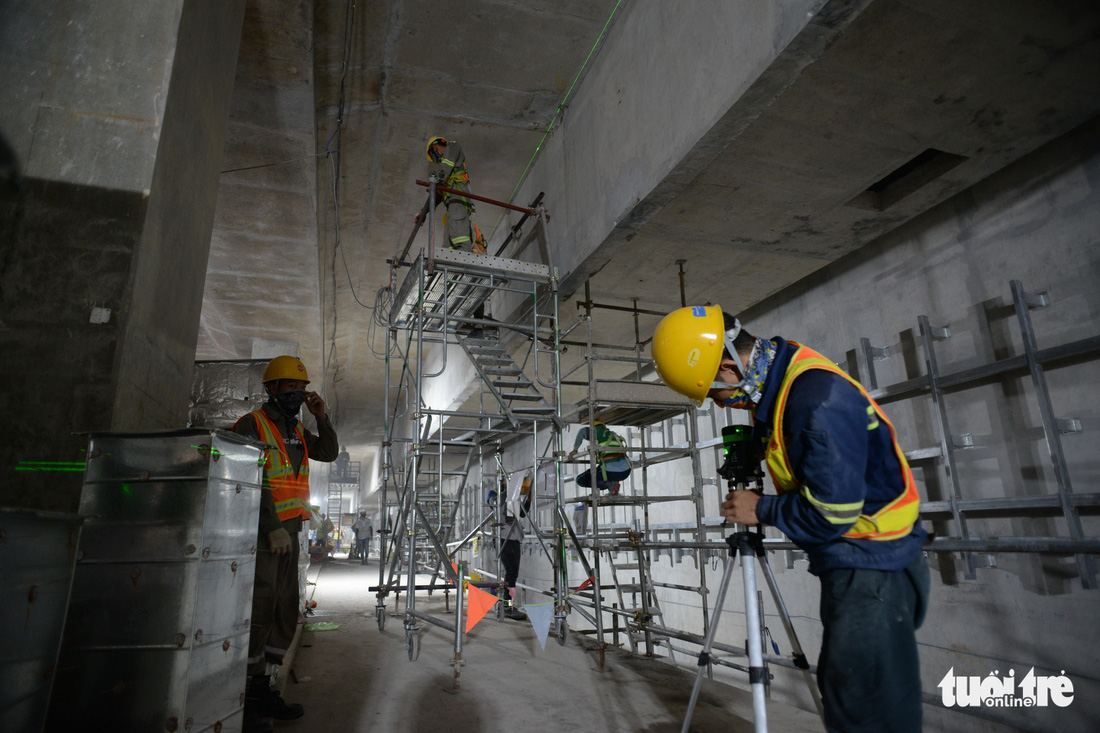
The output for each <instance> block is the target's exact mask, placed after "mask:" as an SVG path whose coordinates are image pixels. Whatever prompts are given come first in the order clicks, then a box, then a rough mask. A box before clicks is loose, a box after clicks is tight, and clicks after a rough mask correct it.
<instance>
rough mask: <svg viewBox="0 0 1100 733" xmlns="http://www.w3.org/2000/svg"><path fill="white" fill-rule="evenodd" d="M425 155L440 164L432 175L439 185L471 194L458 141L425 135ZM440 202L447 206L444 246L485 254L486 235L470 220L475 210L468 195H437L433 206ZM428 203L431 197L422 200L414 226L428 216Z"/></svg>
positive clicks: (435, 163) (464, 160)
mask: <svg viewBox="0 0 1100 733" xmlns="http://www.w3.org/2000/svg"><path fill="white" fill-rule="evenodd" d="M426 155H427V157H428V162H430V163H432V164H433V165H438V166H441V167H440V168H439V170H438V172H436V174H435V175H436V179H437V181H438V185H441V186H446V187H447V188H453V189H455V190H457V191H465V192H467V193H473V192H472V191H470V174H469V172H468V171H467V170H466V154H465V153H463V152H462V146H461V145H459V144H458V142H457V141H455V140H447V139H446V138H444V137H440V136H439V135H433V136H432V137H430V138H428V149H427V153H426ZM441 203H442V204H444V205H445V206H446V207H447V211H446V213H445V214H444V215H443V226H444V227H445V230H446V232H447V246H448V247H450V248H451V249H461V250H463V251H466V252H476V253H478V254H485V238H484V237H483V236H482V235H481V230H480V229H479V228H478V226H477V225H476V224H474V223H473V221H472V220H471V219H470V215H471V214H473V213H474V205H473V203H472V202H471V201H470V200H469V199H468V198H465V197H464V196H459V195H456V194H453V193H441V194H437V195H436V206H438V205H439V204H441ZM429 205H430V199H429V200H428V201H425V202H424V208H422V209H421V210H420V213H419V214H417V215H416V220H415V221H416V223H417V225H420V224H423V223H424V221H425V220H426V219H427V217H428V210H429Z"/></svg>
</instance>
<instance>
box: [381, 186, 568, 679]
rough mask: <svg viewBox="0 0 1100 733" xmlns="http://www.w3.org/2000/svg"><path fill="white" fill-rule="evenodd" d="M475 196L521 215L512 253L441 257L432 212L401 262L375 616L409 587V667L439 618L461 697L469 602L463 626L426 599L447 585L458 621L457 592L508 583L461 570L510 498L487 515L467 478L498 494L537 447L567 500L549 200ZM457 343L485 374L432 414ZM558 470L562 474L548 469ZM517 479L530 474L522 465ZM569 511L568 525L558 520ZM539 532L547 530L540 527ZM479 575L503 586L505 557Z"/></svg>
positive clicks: (551, 484)
mask: <svg viewBox="0 0 1100 733" xmlns="http://www.w3.org/2000/svg"><path fill="white" fill-rule="evenodd" d="M436 183H437V182H436V181H435V180H434V178H433V179H432V180H431V181H430V182H429V183H428V184H427V185H428V186H429V202H433V203H434V201H435V194H436V191H440V192H443V193H451V192H452V191H451V190H450V189H447V188H445V187H443V186H437V185H436ZM461 193H462V195H464V196H467V195H468V194H467V193H466V192H461ZM470 197H471V198H477V199H478V200H479V201H485V202H488V203H491V204H497V205H502V206H506V207H507V208H510V209H518V210H519V211H521V212H523V213H524V217H523V219H521V220H520V222H519V223H517V224H516V225H515V226H514V227H513V232H512V235H513V236H512V237H510V241H511V240H512V239H514V240H515V245H514V247H513V250H512V253H511V254H512V257H509V258H505V257H499V256H494V257H490V256H487V255H484V254H477V253H470V252H464V251H458V250H449V249H448V250H442V249H441V250H436V249H435V247H434V239H435V231H434V230H435V227H434V206H433V207H432V208H433V211H432V215H429V217H428V222H429V247H428V249H427V250H426V251H425V250H421V251H420V253H419V255H418V256H417V257H415V259H414V260H413V261H412V262H411V263H407V262H405V261H404V257H405V255H406V254H407V253H408V250H409V248H410V245H411V243H412V241H413V238H414V237H415V234H416V229H415V228H414V231H413V236H410V238H409V244H408V245H406V247H405V250H404V251H403V252H402V253H401V255H400V256H399V257H397V258H396V259H395V260H393V261H392V263H391V266H392V268H393V275H394V277H393V281H394V282H396V280H397V273H398V270H399V268H402V267H408V271H407V272H406V273H405V277H404V279H403V281H402V282H401V285H400V287H399V288H398V289H397V291H396V293H394V296H393V300H392V306H391V307H390V309H389V312H388V314H387V324H386V325H387V329H388V334H389V337H390V338H389V340H388V343H389V346H388V348H387V354H386V361H387V369H386V375H387V384H386V394H387V406H386V415H387V419H386V426H385V430H386V440H385V442H384V445H383V463H382V499H381V505H382V508H383V515H384V518H383V527H382V529H381V531H380V532H379V534H380V536H381V554H380V563H379V582H378V585H377V586H375V587H373V588H371V590H372V591H374V592H375V593H376V597H377V605H376V608H375V616H376V620H377V623H378V626H379V629H382V628H383V627H384V625H385V619H386V609H385V601H386V597H387V596H388V595H389V594H390V593H391V592H392V593H394V594H395V605H396V604H399V603H400V593H401V592H402V590H403V591H404V592H405V607H404V624H405V643H406V647H407V649H408V652H409V659H410V661H412V660H415V659H416V658H417V656H418V654H419V633H418V632H419V625H418V622H421V621H423V622H426V623H430V624H433V625H435V626H439V627H441V628H444V629H447V630H448V631H450V632H452V633H453V634H454V637H455V642H454V660H453V666H454V683H455V687H456V688H457V686H458V679H459V670H460V667H461V666H462V664H463V661H462V637H463V632H464V629H463V618H462V617H463V604H462V593H459V594H458V596H457V601H456V604H455V610H454V619H453V623H452V621H450V620H447V619H443V618H437V617H434V616H432V615H430V614H427V613H424V612H422V611H420V610H418V609H417V608H416V591H417V590H427V591H428V592H429V593H432V592H433V591H435V590H442V591H443V592H444V595H445V598H446V599H447V606H446V611H447V613H450V603H449V593H450V589H451V588H453V587H456V586H457V585H458V584H460V583H462V582H472V583H473V584H474V585H494V586H496V585H499V584H498V583H492V584H488V583H480V582H479V577H480V575H479V574H474V573H472V570H473V569H472V568H469V567H463V565H462V564H458V563H454V561H455V560H456V558H458V557H459V553H462V552H463V551H467V552H468V548H469V547H470V545H471V543H472V542H475V541H482V540H485V539H486V538H490V537H491V538H492V540H493V541H494V543H497V546H498V547H499V535H500V532H499V526H500V524H501V514H500V512H501V505H502V504H503V503H504V502H503V501H499V502H497V507H496V509H495V511H494V512H493V513H489V512H488V511H487V507H486V506H485V505H484V504H483V503H482V502H479V501H478V500H477V499H478V497H479V496H481V495H482V493H483V492H482V491H480V490H470V484H471V482H470V481H469V476H470V473H471V472H472V470H473V469H474V468H475V466H476V468H477V471H476V473H477V475H478V476H480V479H481V481H482V482H485V481H487V480H489V479H490V476H491V477H492V479H491V481H492V485H493V486H500V483H501V479H502V478H505V479H506V478H507V474H508V473H511V472H513V471H509V470H508V469H507V467H506V466H505V465H504V464H503V462H502V460H501V454H502V452H503V450H504V447H505V446H506V445H508V444H510V443H513V442H514V441H517V440H522V439H530V443H531V447H532V451H531V463H530V466H529V470H530V471H531V475H532V477H538V476H540V475H543V474H545V478H544V480H543V482H542V483H543V486H542V489H543V492H542V493H543V495H544V496H546V497H549V498H550V500H552V501H553V502H554V503H555V504H556V505H560V490H559V486H560V483H559V481H558V477H559V471H558V470H557V465H556V459H555V457H554V455H550V456H545V455H543V456H540V455H539V454H538V444H539V437H540V434H545V435H548V436H549V440H550V443H551V444H552V445H553V447H554V448H555V451H554V452H555V454H556V453H560V440H561V430H560V426H561V422H560V412H561V410H560V380H559V378H558V374H559V370H560V362H559V344H558V327H557V321H558V282H557V278H556V274H555V271H554V269H553V267H552V265H551V263H550V258H549V252H550V247H549V243H548V238H549V232H548V219H549V217H548V215H547V214H546V211H545V208H544V207H543V206H542V205H541V204H539V205H538V206H537V208H530V209H524V208H521V207H515V206H511V205H505V204H503V203H502V202H495V201H493V200H491V199H486V198H483V197H473V196H470ZM538 201H541V195H540V197H539V199H537V200H536V202H538ZM528 218H533V219H534V226H533V227H532V228H531V231H530V232H528V234H527V236H523V235H522V231H521V229H520V226H521V225H522V224H523V223H524V222H525V221H526V220H527V219H528ZM533 243H534V244H537V245H538V247H539V249H540V250H541V255H542V259H543V263H542V264H538V263H533V262H528V261H524V260H520V259H516V256H517V255H518V254H519V253H520V252H523V251H524V250H525V249H526V248H527V247H528V246H530V245H531V244H533ZM490 299H492V300H490ZM490 302H491V303H492V304H493V307H494V308H495V307H497V306H500V308H501V310H510V311H511V312H512V313H513V314H514V315H512V316H511V317H509V318H507V319H505V320H498V319H494V318H489V317H486V316H485V315H484V314H483V313H482V310H483V308H484V306H485V304H487V303H490ZM401 332H403V333H404V334H405V339H404V341H405V347H404V349H403V350H402V349H401V348H400V347H399V346H398V334H399V333H401ZM506 340H507V341H508V343H512V342H514V341H516V340H519V341H521V342H522V341H524V340H525V341H526V342H527V344H528V354H527V359H530V360H531V364H530V370H531V371H533V378H528V376H527V374H526V371H525V368H524V367H526V366H527V364H526V360H525V364H524V366H520V365H518V364H516V363H515V361H514V360H513V358H512V355H511V353H509V350H508V349H507V348H506V347H505V342H506ZM456 345H457V346H459V347H461V350H462V353H463V354H464V356H465V359H468V360H469V363H471V364H472V365H473V367H474V369H475V371H476V373H477V375H478V377H479V386H480V394H479V395H478V399H477V403H478V405H477V409H476V410H467V411H457V410H444V409H440V408H439V406H432V405H429V404H428V403H427V400H426V398H425V386H426V384H427V383H428V382H429V380H432V379H437V378H440V377H443V376H444V375H445V374H447V370H448V366H449V365H448V360H449V359H454V358H455V357H456V355H457V353H456V351H454V350H451V352H450V353H448V346H456ZM432 347H434V348H435V349H437V350H438V351H437V353H438V354H439V362H440V366H439V368H438V369H437V370H436V371H435V372H433V373H427V372H426V371H425V358H426V355H427V353H428V350H429V348H432ZM393 356H396V358H398V359H399V360H400V362H401V364H400V366H401V375H402V377H401V378H400V379H399V380H398V383H397V384H395V385H391V384H390V383H389V378H390V369H389V360H390V358H391V357H393ZM532 356H533V359H532ZM450 366H453V365H450ZM547 395H549V398H548V397H547ZM402 428H403V429H402ZM548 447H549V446H548ZM456 462H457V463H461V464H462V467H461V469H457V468H456V466H454V465H451V464H454V463H456ZM547 466H548V467H550V468H552V469H553V470H551V471H549V472H546V471H540V468H543V467H547ZM519 470H526V469H523V468H520V469H514V471H519ZM546 479H549V480H546ZM455 483H457V487H455V490H454V491H453V493H452V494H450V495H448V491H447V490H448V489H449V488H452V487H451V486H449V484H455ZM534 483H535V484H536V488H535V489H533V490H534V491H535V492H536V494H537V492H538V487H537V484H538V481H535V482H534ZM391 497H392V498H391ZM558 515H560V516H564V515H562V514H561V513H560V512H558ZM494 520H495V521H494ZM532 526H533V527H534V528H535V529H536V531H537V530H538V528H537V526H535V525H534V523H532ZM565 533H566V532H565V528H564V527H563V526H562V525H561V524H560V523H559V524H557V525H556V526H555V527H554V528H553V534H554V536H555V538H556V541H557V546H558V550H559V551H558V552H557V554H556V556H557V557H563V556H564V550H563V549H562V546H563V543H564V536H565ZM541 541H542V537H541V536H540V542H541ZM544 547H545V543H544ZM547 554H548V556H550V557H551V560H553V557H555V555H553V554H552V553H551V552H550V551H549V549H547ZM418 575H420V576H421V577H422V578H423V576H425V575H426V576H427V582H418V579H417V576H418ZM481 575H490V576H494V577H499V576H500V572H499V561H498V569H497V572H496V573H489V572H487V571H482V573H481ZM563 579H564V581H565V582H562V583H558V585H557V588H556V589H555V591H554V593H555V601H556V603H555V617H556V621H555V623H556V626H557V636H558V638H559V641H560V642H561V643H564V641H565V638H566V628H567V620H566V616H567V615H568V612H569V607H568V602H567V600H566V589H567V587H568V584H567V578H566V577H565V576H564V574H563ZM500 605H502V604H498V608H499V607H500Z"/></svg>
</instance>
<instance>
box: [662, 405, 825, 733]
mask: <svg viewBox="0 0 1100 733" xmlns="http://www.w3.org/2000/svg"><path fill="white" fill-rule="evenodd" d="M722 450H723V452H724V453H725V456H726V460H725V463H723V464H722V466H721V467H719V469H718V475H719V476H721V477H722V478H724V479H726V486H727V487H728V488H729V490H730V491H757V492H761V491H763V489H764V472H763V470H762V469H761V468H760V459H759V457H758V453H757V451H756V443H755V442H754V441H753V440H752V429H751V428H749V427H748V426H747V425H729V426H727V427H725V428H723V429H722ZM733 526H734V533H733V534H731V535H730V536H728V537H726V544H728V545H729V548H730V559H729V562H727V563H726V568H725V571H724V572H723V573H722V582H721V584H720V585H719V586H718V597H717V599H715V605H714V613H713V614H711V618H712V619H713V621H712V622H711V624H710V629H709V630H708V631H707V635H706V639H705V640H704V643H703V650H702V651H701V652H700V653H699V669H698V671H697V672H696V674H695V686H694V687H692V689H691V700H690V702H689V703H688V709H687V714H686V715H685V717H684V725H683V727H682V728H681V729H680V731H681V733H688V728H689V727H690V726H691V716H692V715H693V714H694V713H695V703H696V702H697V701H698V699H699V689H700V687H701V686H702V684H703V673H704V671H705V670H706V669H707V667H708V666H709V665H710V661H711V660H710V651H711V648H712V646H713V643H714V634H715V632H716V631H717V630H718V620H719V618H720V616H721V614H722V606H723V604H724V603H725V601H726V590H727V589H728V588H729V584H730V576H731V575H733V566H734V564H735V562H736V559H737V556H738V555H740V556H741V578H742V581H743V584H744V589H745V619H746V622H747V628H748V641H747V642H746V647H747V652H748V656H749V684H750V686H751V688H752V712H753V720H754V722H755V726H756V733H766V732H767V730H768V718H767V710H766V708H765V693H766V690H765V688H766V685H767V682H768V668H767V667H765V666H764V642H763V630H762V629H761V614H760V605H759V603H758V601H757V591H756V564H755V562H754V560H759V562H760V567H761V568H762V569H763V571H764V578H765V579H766V580H767V582H768V588H769V589H771V593H772V598H773V599H774V600H775V605H776V608H777V609H778V611H779V617H780V618H781V619H782V621H783V628H784V629H785V630H786V631H787V638H788V639H789V640H790V642H791V650H792V655H793V657H794V665H795V666H796V667H798V668H799V669H801V670H802V674H803V676H804V677H805V678H806V684H807V685H808V686H809V688H810V695H811V696H813V699H814V704H815V705H816V706H817V713H818V715H820V716H822V717H823V718H824V708H823V707H822V704H821V694H820V693H819V692H818V689H817V685H816V683H815V681H814V677H813V674H812V673H811V672H810V664H809V662H808V661H806V655H805V654H804V653H803V652H802V645H801V644H799V643H798V635H797V634H795V631H794V625H793V624H792V623H791V616H790V614H789V613H788V612H787V606H786V604H785V603H783V597H782V596H781V595H780V594H779V587H778V586H777V585H776V582H775V575H774V574H773V573H772V569H771V566H770V565H768V556H767V554H766V551H765V550H764V529H763V527H761V526H759V525H757V528H756V531H755V532H752V531H750V530H749V529H748V527H747V526H745V525H740V524H735V525H733Z"/></svg>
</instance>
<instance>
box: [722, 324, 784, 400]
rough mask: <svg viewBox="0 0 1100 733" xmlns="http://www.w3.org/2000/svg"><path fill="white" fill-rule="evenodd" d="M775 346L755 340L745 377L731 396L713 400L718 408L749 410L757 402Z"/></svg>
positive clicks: (764, 341)
mask: <svg viewBox="0 0 1100 733" xmlns="http://www.w3.org/2000/svg"><path fill="white" fill-rule="evenodd" d="M775 350H776V346H775V344H774V343H772V342H771V341H768V340H767V339H763V338H757V339H756V343H755V344H754V345H753V347H752V353H751V354H750V355H749V362H748V365H747V366H746V367H745V377H744V379H742V380H741V381H740V382H738V383H737V385H736V386H734V388H733V394H731V395H730V396H729V397H726V398H725V399H723V400H714V402H715V404H717V405H718V406H720V407H736V408H740V409H743V410H751V409H752V408H753V407H755V406H756V405H757V404H758V403H759V402H760V398H761V397H762V396H763V394H764V392H763V390H764V382H765V380H767V378H768V370H769V369H770V368H771V365H772V362H773V361H775Z"/></svg>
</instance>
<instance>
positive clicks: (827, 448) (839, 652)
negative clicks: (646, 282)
mask: <svg viewBox="0 0 1100 733" xmlns="http://www.w3.org/2000/svg"><path fill="white" fill-rule="evenodd" d="M652 348H653V359H654V361H655V362H656V365H657V372H658V374H659V375H660V377H661V379H662V380H664V382H665V384H667V385H668V386H669V387H671V388H672V389H674V390H676V391H677V392H679V393H681V394H683V395H685V396H687V397H690V398H691V399H692V400H694V401H695V403H696V404H697V405H699V406H702V404H703V401H704V400H705V399H706V398H707V397H710V398H711V399H712V400H713V401H714V403H715V404H716V405H718V406H719V407H734V408H738V409H742V410H748V411H750V412H751V413H752V422H753V429H752V439H753V442H754V443H755V445H756V446H757V448H758V451H759V455H760V457H761V458H762V459H764V460H766V462H767V466H768V470H769V473H770V474H771V477H772V481H773V483H774V484H775V488H776V491H777V492H778V496H761V495H760V494H758V493H756V492H755V491H749V490H740V491H731V492H730V493H729V494H727V495H726V501H725V502H724V503H723V504H722V510H721V511H722V516H724V517H725V518H726V519H727V520H729V521H730V522H735V523H737V524H742V525H756V524H770V525H772V526H774V527H778V528H779V529H780V530H782V531H783V533H784V534H785V535H787V536H788V537H790V538H791V540H792V541H793V542H794V543H795V544H796V545H797V546H798V547H799V548H800V549H802V550H803V551H805V553H806V555H807V557H808V559H809V561H810V568H809V569H810V572H811V573H813V574H814V575H816V576H818V577H819V578H820V579H821V609H820V611H821V623H822V626H823V634H824V636H823V640H822V647H821V656H820V658H819V659H818V663H817V682H818V687H819V688H820V690H821V696H822V702H823V704H824V708H825V724H826V727H827V728H828V729H829V730H830V731H845V732H847V733H851V732H852V731H866V732H867V733H871V731H875V732H876V733H878V732H880V731H919V730H920V729H921V704H922V703H921V684H920V663H919V660H918V657H917V643H916V634H915V630H916V629H917V628H919V627H920V625H921V622H922V621H923V620H924V614H925V609H926V607H927V604H928V594H929V574H928V566H927V565H926V564H925V560H924V555H923V553H922V552H921V547H922V546H923V545H924V542H925V540H926V538H927V532H925V530H924V529H923V528H922V527H921V525H920V515H919V507H920V499H919V497H918V494H917V487H916V484H915V482H914V480H913V474H912V472H911V471H910V470H909V465H908V463H907V462H906V460H905V456H904V454H903V453H902V450H901V447H900V446H899V445H898V441H897V437H896V435H895V434H894V427H893V425H892V424H891V423H890V420H889V419H888V418H887V417H886V415H885V413H883V411H882V409H881V408H880V407H879V406H878V404H877V403H876V402H875V401H874V400H873V399H871V397H870V395H869V394H868V393H867V390H865V389H864V388H863V386H862V385H860V384H859V383H858V382H857V381H855V380H854V379H852V378H851V377H849V376H848V375H847V374H845V373H844V372H843V371H842V370H841V369H840V368H839V367H837V366H836V365H835V364H834V363H833V362H832V361H830V360H829V359H827V358H826V357H824V356H822V355H821V354H819V353H818V352H816V351H814V350H813V349H811V348H809V347H808V346H803V345H801V344H798V343H795V342H793V341H785V340H784V339H782V338H779V337H778V336H777V337H773V338H771V339H764V338H757V337H755V336H753V335H751V334H750V333H749V332H748V331H746V330H745V329H744V328H742V326H741V323H740V322H739V321H738V320H737V319H736V318H734V317H733V316H731V315H729V314H727V313H723V312H722V309H721V308H720V307H718V306H713V305H708V306H694V307H690V308H681V309H679V310H676V311H673V312H672V313H669V314H668V315H667V316H665V317H664V319H663V320H662V321H661V322H660V324H658V326H657V330H656V332H655V333H654V336H653V347H652Z"/></svg>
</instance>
